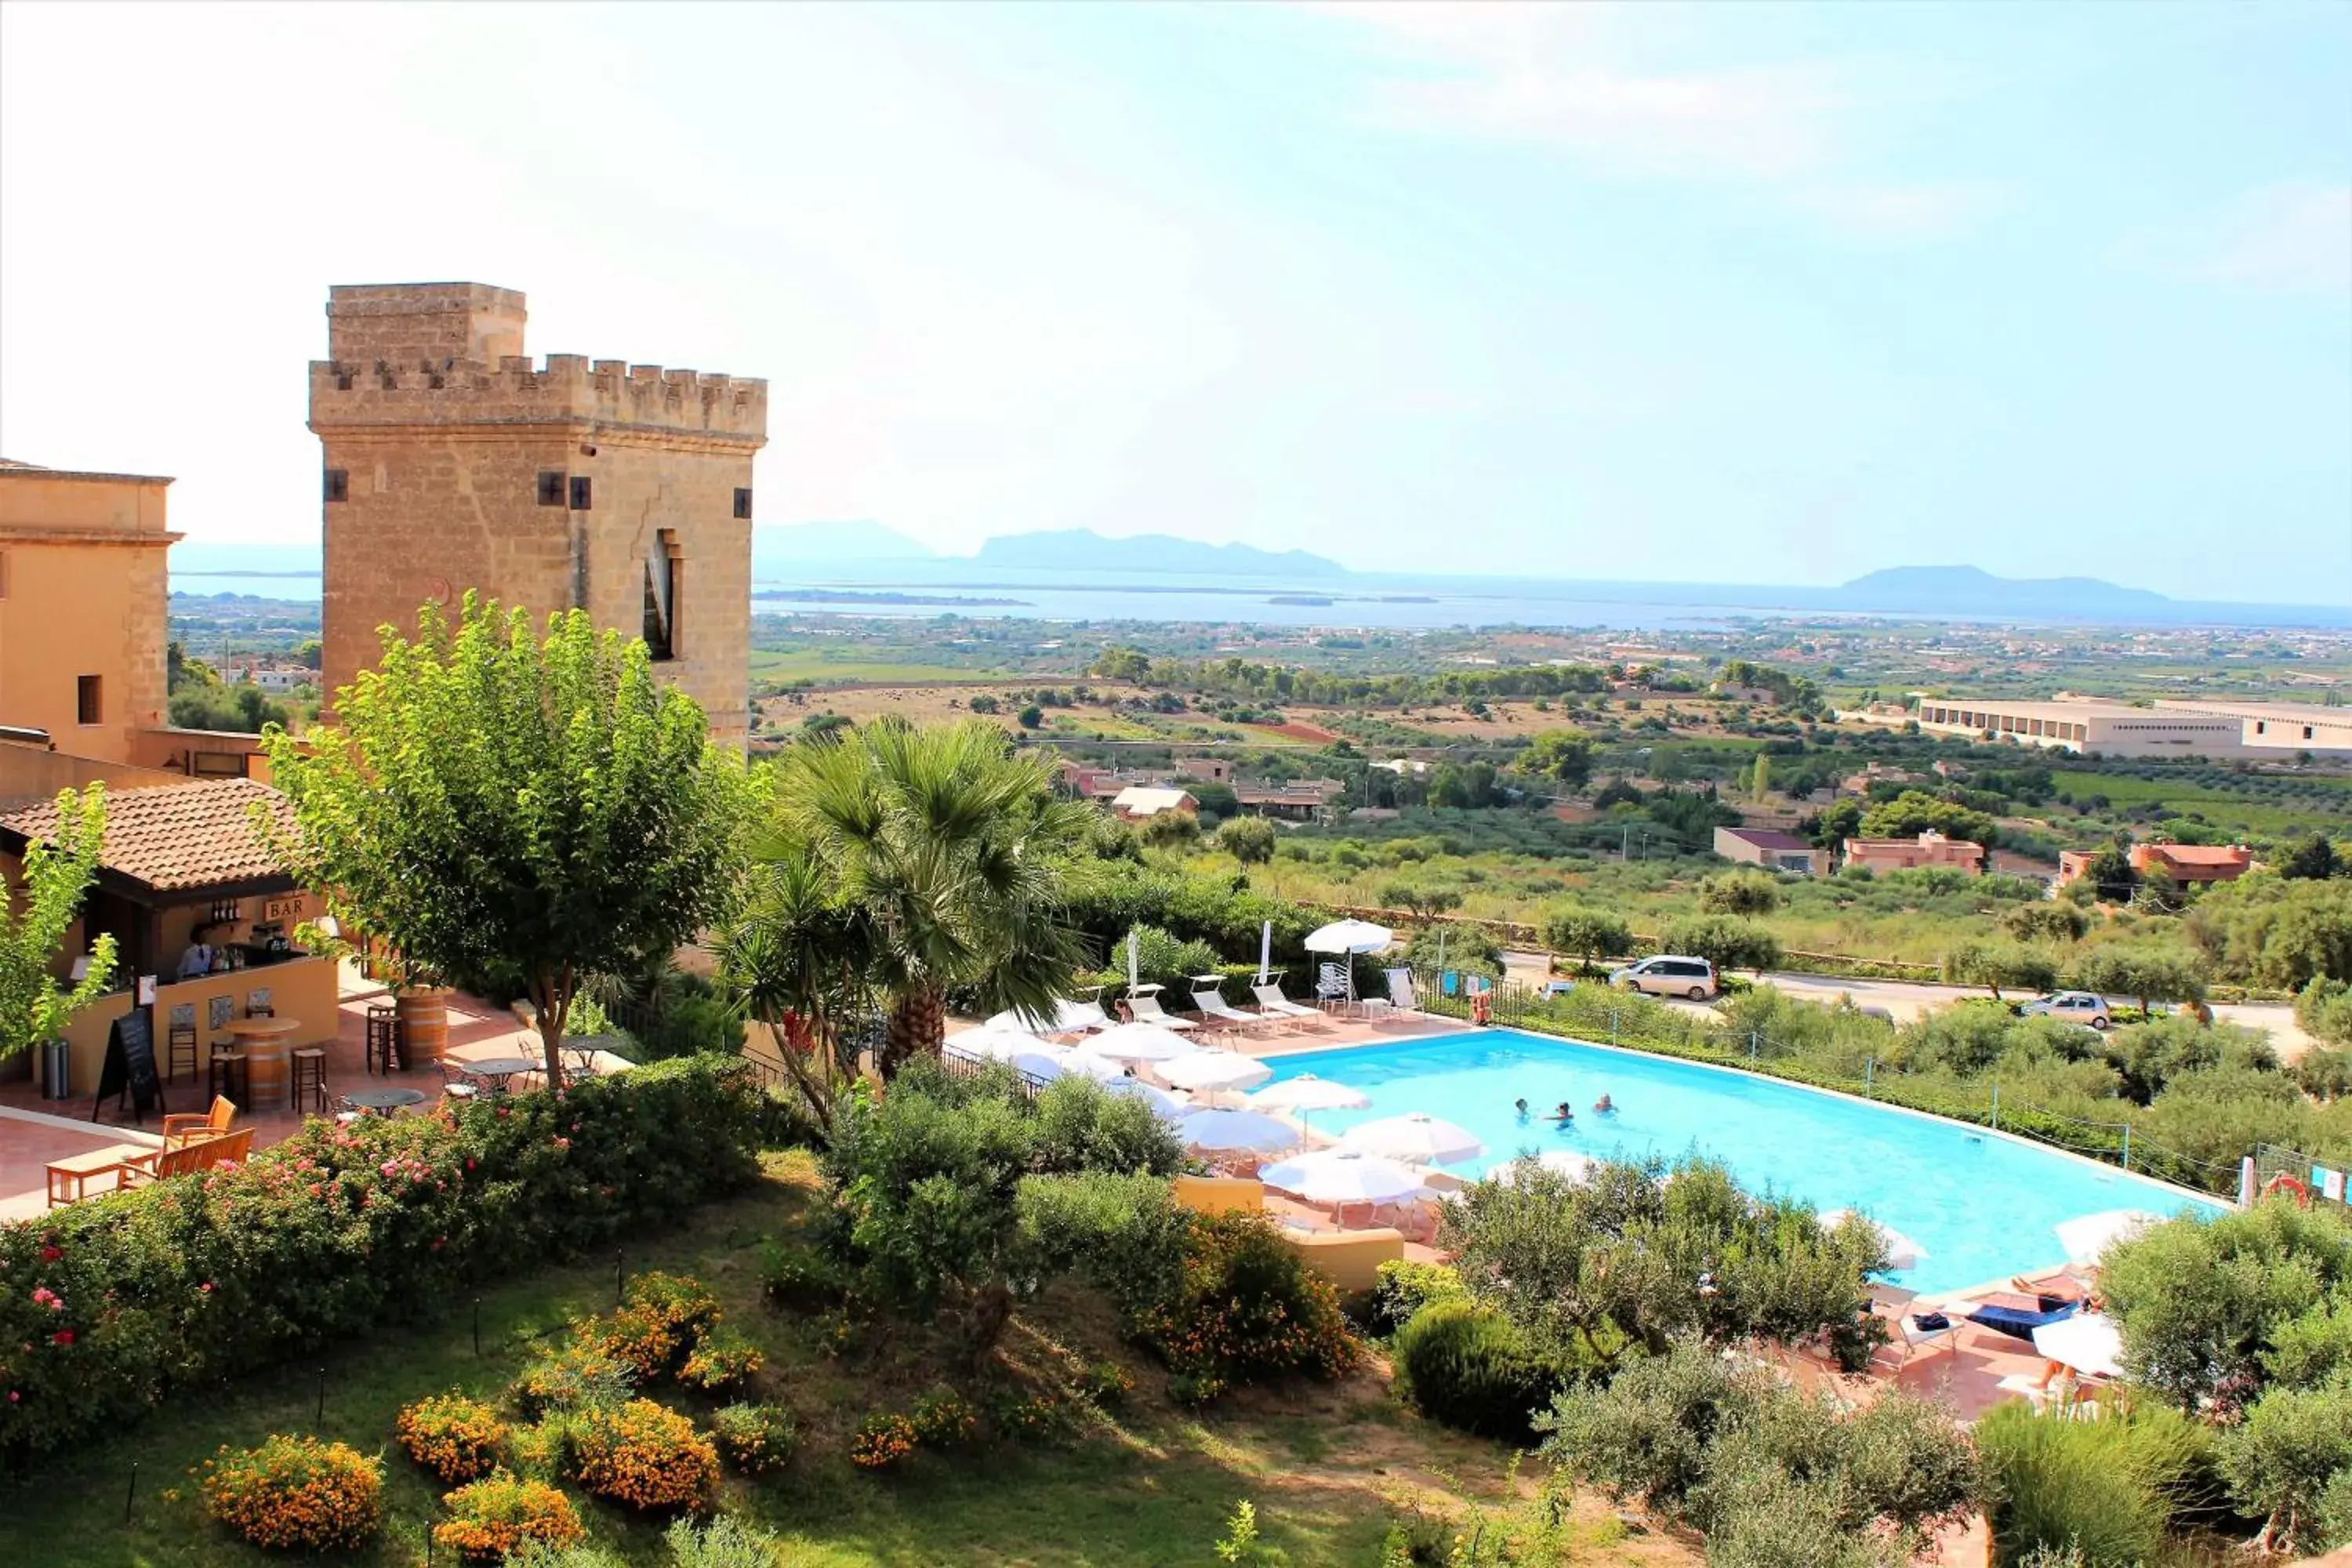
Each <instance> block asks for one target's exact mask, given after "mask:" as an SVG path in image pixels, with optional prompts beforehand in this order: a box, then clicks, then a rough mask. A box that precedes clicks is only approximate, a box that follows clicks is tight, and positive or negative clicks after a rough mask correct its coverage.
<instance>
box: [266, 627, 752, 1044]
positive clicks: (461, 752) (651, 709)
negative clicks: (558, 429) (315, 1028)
mask: <svg viewBox="0 0 2352 1568" xmlns="http://www.w3.org/2000/svg"><path fill="white" fill-rule="evenodd" d="M335 705H336V709H337V710H338V715H339V722H338V723H337V724H336V725H334V726H331V727H322V728H320V729H316V730H312V731H310V733H309V734H307V735H305V736H304V737H303V738H302V739H301V740H299V741H297V740H295V739H294V738H293V737H292V736H290V735H288V734H287V733H286V732H285V731H282V730H278V729H276V728H272V729H270V730H268V731H265V732H264V734H263V742H262V743H263V745H264V747H265V748H266V749H267V751H268V754H269V762H270V766H271V769H272V771H273V773H274V774H275V777H276V781H277V784H278V788H279V789H280V790H282V791H283V792H284V793H285V795H286V796H287V798H288V800H289V802H290V803H291V804H292V807H293V819H294V820H293V827H292V830H291V831H288V830H287V829H286V828H285V827H284V826H281V825H279V824H278V823H277V822H276V821H275V820H274V819H271V818H268V816H266V814H257V818H256V820H257V823H258V824H260V825H261V828H262V831H263V834H264V837H266V838H268V840H269V842H270V843H271V846H272V847H273V848H274V849H275V850H276V851H277V853H278V856H279V857H280V858H282V860H283V861H284V863H285V866H286V868H287V870H288V871H289V873H290V874H291V875H292V876H294V877H295V878H296V879H299V880H300V881H301V882H302V883H304V884H305V885H306V886H309V887H312V888H316V889H320V891H321V892H322V893H323V895H324V896H325V900H326V902H327V906H328V908H329V910H331V911H332V912H333V914H334V915H335V917H336V918H337V919H338V920H339V921H341V922H342V923H343V924H344V925H345V926H347V927H349V928H352V929H354V930H358V931H365V932H367V933H368V934H369V935H370V936H372V937H375V938H380V939H382V940H383V941H384V942H388V943H390V944H391V945H392V946H393V947H394V949H396V950H397V951H398V952H400V954H401V955H402V957H403V958H404V960H405V961H406V962H407V963H410V964H412V965H415V966H420V967H422V968H424V969H426V970H429V971H430V972H432V973H437V974H439V975H442V976H445V977H446V978H448V979H450V980H452V981H455V982H457V983H459V984H470V985H481V986H485V987H491V988H499V989H508V988H510V989H512V990H518V991H520V992H521V993H522V994H524V995H526V996H528V997H529V998H530V1003H531V1005H532V1006H533V1007H534V1008H536V1009H537V1011H538V1025H539V1034H540V1042H541V1048H542V1050H543V1051H544V1052H545V1056H546V1064H547V1074H548V1079H549V1081H550V1082H551V1083H561V1082H562V1068H563V1063H562V1053H561V1051H560V1050H559V1047H561V1045H562V1040H563V1030H564V1024H565V1020H566V1019H567V1018H568V1017H569V1016H570V1014H571V1010H572V998H573V996H574V995H576V994H578V991H579V987H580V985H581V983H582V982H583V980H584V979H585V978H586V977H587V976H589V975H591V974H593V973H615V972H621V971H625V970H630V969H633V968H635V967H636V966H637V965H638V964H640V963H642V962H643V961H644V959H645V958H646V956H647V955H648V954H653V953H659V952H668V951H670V950H671V949H674V948H676V947H677V946H678V945H680V944H681V943H683V942H687V941H688V940H690V939H691V938H693V937H694V936H695V935H696V934H697V933H698V931H701V930H702V929H703V928H704V926H705V925H707V924H708V923H709V922H710V921H714V920H715V919H717V918H718V917H719V915H720V914H721V913H722V912H723V911H724V910H726V909H727V907H728V905H729V904H730V900H731V898H732V896H733V894H734V892H735V890H736V885H737V882H738V879H739V877H740V869H741V865H742V861H743V856H744V833H745V829H746V826H747V825H748V823H749V820H750V815H751V814H750V805H751V797H752V786H751V784H750V783H749V782H748V781H747V779H746V776H745V773H744V770H743V768H742V765H741V763H740V762H739V761H737V759H735V758H734V757H733V756H732V755H730V754H729V753H728V752H725V751H723V750H721V749H720V748H719V747H718V746H715V745H713V744H712V743H711V741H710V736H709V728H708V725H707V724H706V722H705V721H704V718H703V713H702V710H701V709H700V708H699V707H698V706H697V705H696V703H695V701H694V700H693V699H691V698H689V697H688V696H687V695H686V694H685V693H684V692H681V691H679V690H677V689H676V688H674V687H669V686H665V685H663V684H662V683H660V682H659V681H657V680H656V679H654V673H653V663H652V659H651V658H650V657H649V655H648V654H647V652H646V645H645V643H644V642H642V641H640V640H638V639H635V638H630V639H627V640H624V639H623V638H622V637H620V636H619V635H618V634H617V633H614V632H610V631H606V632H599V631H598V630H597V629H596V628H595V626H594V625H593V623H592V622H591V621H590V620H589V618H588V616H587V614H586V613H585V612H584V611H580V610H571V611H565V612H562V613H560V614H556V615H552V616H549V617H548V619H547V623H546V627H545V630H544V632H543V634H542V633H541V632H538V631H534V630H533V629H532V626H531V624H530V616H529V615H528V614H527V613H526V612H525V611H523V610H520V609H514V610H501V609H500V608H499V605H498V604H497V603H496V602H495V601H483V600H478V599H477V598H476V596H475V595H472V594H471V593H468V594H467V595H466V599H465V604H464V605H463V607H462V609H461V611H460V614H459V616H458V620H457V624H456V625H455V626H452V625H451V624H450V623H449V621H448V620H447V618H446V617H445V616H443V615H442V613H441V611H440V609H439V607H438V606H436V605H425V607H424V608H423V609H422V610H420V611H419V612H418V615H417V618H416V636H415V638H413V639H410V638H404V637H401V636H400V635H399V634H398V633H397V632H396V631H394V629H393V628H392V627H390V626H385V627H384V628H383V657H382V658H381V659H380V661H379V662H378V664H377V666H376V668H373V669H369V670H362V671H361V672H360V675H359V677H358V679H356V680H354V681H353V682H352V684H351V685H350V686H347V687H345V688H343V689H342V690H341V691H340V692H339V693H337V696H336V704H335Z"/></svg>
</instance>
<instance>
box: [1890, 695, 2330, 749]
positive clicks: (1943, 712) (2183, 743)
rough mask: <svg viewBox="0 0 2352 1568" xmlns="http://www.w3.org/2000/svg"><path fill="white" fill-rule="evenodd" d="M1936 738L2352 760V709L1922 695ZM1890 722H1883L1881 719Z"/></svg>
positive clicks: (1924, 715)
mask: <svg viewBox="0 0 2352 1568" xmlns="http://www.w3.org/2000/svg"><path fill="white" fill-rule="evenodd" d="M1911 716H1912V717H1913V718H1915V719H1916V720H1917V721H1918V724H1919V728H1920V729H1922V730H1924V731H1927V732H1929V733H1931V734H1937V735H1957V736H1964V737H1967V738H1969V739H1977V738H1980V737H1983V736H1988V735H1989V736H1991V737H1992V738H1994V739H1996V740H2002V741H2014V742H2017V743H2019V744H2020V745H2025V746H2046V747H2050V748H2053V749H2054V750H2058V751H2065V752H2098V753H2100V754H2101V755H2103V756H2109V757H2211V758H2228V757H2262V756H2268V757H2275V758H2282V759H2284V758H2290V757H2292V756H2294V754H2295V753H2296V752H2311V753H2312V754H2313V755H2315V756H2352V709H2345V708H2319V707H2311V706H2305V705H2299V704H2295V703H2287V702H2236V703H2232V702H2204V701H2194V700H2189V701H2178V700H2168V701H2159V702H2158V703H2157V704H2156V705H2155V706H2154V707H2153V708H2135V707H2132V706H2130V705H2129V704H2127V703H2122V702H2086V701H2077V700H2059V701H2054V702H2025V701H2016V702H2013V701H2008V700H2000V699H1996V698H1975V699H1969V698H1948V697H1921V698H1919V699H1918V700H1917V703H1916V707H1915V708H1914V710H1913V711H1912V715H1911ZM1882 722H1884V721H1883V720H1882Z"/></svg>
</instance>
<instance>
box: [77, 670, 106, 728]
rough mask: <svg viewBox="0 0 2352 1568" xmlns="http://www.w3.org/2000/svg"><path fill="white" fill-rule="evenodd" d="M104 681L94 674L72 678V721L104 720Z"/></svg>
mask: <svg viewBox="0 0 2352 1568" xmlns="http://www.w3.org/2000/svg"><path fill="white" fill-rule="evenodd" d="M104 684H105V683H104V682H103V681H102V680H101V679H100V678H99V677H97V676H95V675H83V676H77V677H76V678H75V679H74V715H75V717H74V721H75V722H76V723H78V724H103V723H104V722H106V704H105V701H104V700H103V699H104Z"/></svg>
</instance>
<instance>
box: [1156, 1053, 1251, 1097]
mask: <svg viewBox="0 0 2352 1568" xmlns="http://www.w3.org/2000/svg"><path fill="white" fill-rule="evenodd" d="M1152 1070H1153V1071H1154V1072H1156V1073H1158V1074H1159V1075H1160V1077H1161V1078H1163V1079H1167V1080H1168V1081H1169V1082H1170V1083H1171V1084H1173V1085H1175V1086H1176V1087H1177V1088H1178V1089H1206V1090H1208V1091H1209V1092H1211V1093H1213V1094H1214V1093H1221V1092H1223V1091H1224V1090H1226V1089H1255V1088H1256V1087H1257V1086H1258V1085H1259V1084H1262V1083H1264V1082H1265V1080H1266V1079H1270V1078H1272V1077H1273V1076H1274V1069H1273V1068H1270V1067H1268V1066H1266V1065H1265V1063H1264V1062H1262V1061H1259V1060H1258V1059H1257V1058H1255V1057H1245V1056H1241V1055H1239V1054H1237V1053H1235V1052H1233V1051H1194V1052H1193V1053H1192V1055H1191V1056H1189V1057H1177V1058H1174V1059H1173V1060H1171V1061H1164V1062H1160V1063H1156V1064H1155V1065H1154V1066H1153V1068H1152Z"/></svg>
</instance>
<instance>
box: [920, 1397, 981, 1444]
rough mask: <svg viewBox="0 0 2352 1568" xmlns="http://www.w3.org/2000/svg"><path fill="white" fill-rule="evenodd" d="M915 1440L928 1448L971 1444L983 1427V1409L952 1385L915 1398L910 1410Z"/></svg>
mask: <svg viewBox="0 0 2352 1568" xmlns="http://www.w3.org/2000/svg"><path fill="white" fill-rule="evenodd" d="M908 1421H909V1422H911V1423H912V1424H913V1426H914V1428H915V1441H916V1442H918V1443H920V1444H921V1445H922V1446H923V1447H926V1448H952V1447H957V1446H958V1445H959V1444H962V1443H968V1442H970V1441H971V1435H972V1434H973V1433H974V1432H976V1431H978V1430H979V1429H980V1412H978V1411H976V1410H974V1409H973V1408H972V1407H971V1401H970V1400H969V1399H966V1398H965V1397H964V1396H963V1395H962V1394H958V1393H957V1392H956V1391H955V1390H954V1389H952V1388H942V1389H940V1390H938V1391H937V1392H935V1393H931V1394H925V1395H923V1397H922V1398H920V1399H918V1400H917V1401H915V1408H914V1409H913V1410H911V1411H910V1412H908Z"/></svg>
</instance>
